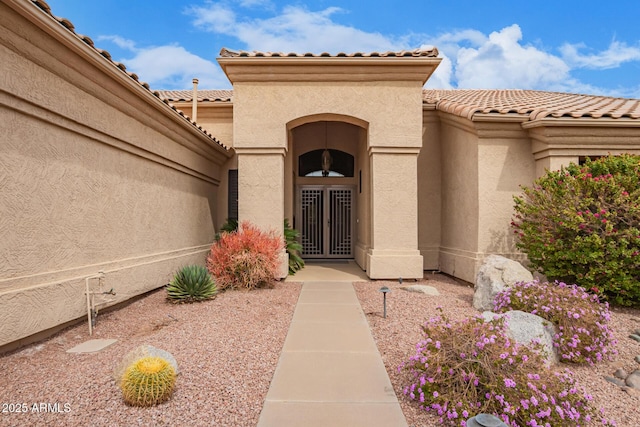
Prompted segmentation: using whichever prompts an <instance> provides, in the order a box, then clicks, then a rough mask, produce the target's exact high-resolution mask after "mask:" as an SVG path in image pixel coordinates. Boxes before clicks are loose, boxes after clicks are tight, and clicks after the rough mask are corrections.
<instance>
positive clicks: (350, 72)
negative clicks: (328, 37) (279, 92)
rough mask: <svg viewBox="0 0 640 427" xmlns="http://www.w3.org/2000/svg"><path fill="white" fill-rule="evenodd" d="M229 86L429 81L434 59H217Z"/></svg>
mask: <svg viewBox="0 0 640 427" xmlns="http://www.w3.org/2000/svg"><path fill="white" fill-rule="evenodd" d="M217 61H218V63H219V64H220V67H221V68H222V70H223V71H224V73H225V74H226V76H227V78H228V79H229V81H230V82H231V83H232V84H235V83H238V82H268V81H298V82H299V81H303V82H312V81H408V80H410V81H416V80H417V81H421V82H422V84H423V85H424V83H425V82H426V81H427V80H428V79H429V77H430V76H431V75H432V74H433V72H434V71H435V69H436V68H437V67H438V65H439V64H440V62H441V61H442V58H437V57H428V56H425V57H295V56H292V57H287V56H284V57H271V56H261V57H219V58H217Z"/></svg>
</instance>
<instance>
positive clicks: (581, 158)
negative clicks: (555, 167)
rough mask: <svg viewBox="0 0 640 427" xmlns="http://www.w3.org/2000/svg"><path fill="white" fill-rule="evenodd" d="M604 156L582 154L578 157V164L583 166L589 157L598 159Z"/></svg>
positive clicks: (592, 159)
mask: <svg viewBox="0 0 640 427" xmlns="http://www.w3.org/2000/svg"><path fill="white" fill-rule="evenodd" d="M600 157H602V156H580V157H578V165H580V166H582V165H584V164H585V163H586V162H587V159H589V160H591V161H592V162H593V161H596V160H598V159H599V158H600Z"/></svg>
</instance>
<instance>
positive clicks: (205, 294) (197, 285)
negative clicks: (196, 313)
mask: <svg viewBox="0 0 640 427" xmlns="http://www.w3.org/2000/svg"><path fill="white" fill-rule="evenodd" d="M217 292H218V287H217V286H216V284H215V282H214V281H213V279H212V278H211V275H210V274H209V272H208V271H207V269H206V268H205V267H203V266H200V265H188V266H186V267H183V268H182V269H180V270H179V271H178V272H177V273H176V274H175V276H173V280H172V281H171V283H169V285H167V299H169V300H171V301H172V302H176V303H180V302H194V301H203V300H207V299H211V298H214V297H215V295H216V293H217Z"/></svg>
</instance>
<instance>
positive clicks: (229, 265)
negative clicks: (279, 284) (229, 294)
mask: <svg viewBox="0 0 640 427" xmlns="http://www.w3.org/2000/svg"><path fill="white" fill-rule="evenodd" d="M283 248H284V242H283V239H282V237H281V236H279V235H278V234H276V233H275V232H274V231H271V232H264V231H262V230H260V229H259V228H258V227H256V226H255V225H252V224H251V223H249V222H247V221H244V222H242V224H241V226H240V228H239V229H238V230H237V231H236V232H233V233H222V234H221V235H220V239H219V240H218V241H217V242H215V243H214V244H213V245H212V246H211V251H210V252H209V256H208V257H207V269H208V270H209V271H210V272H211V274H212V275H213V276H214V277H215V278H216V283H217V285H218V286H219V287H220V289H237V288H247V289H254V288H258V287H261V286H265V285H266V286H268V285H270V284H272V283H273V280H274V278H275V277H276V276H277V275H278V271H279V269H280V251H282V249H283Z"/></svg>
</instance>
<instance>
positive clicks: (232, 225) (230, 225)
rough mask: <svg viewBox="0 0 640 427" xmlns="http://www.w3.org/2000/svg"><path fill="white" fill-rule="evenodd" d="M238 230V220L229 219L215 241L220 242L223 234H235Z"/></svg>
mask: <svg viewBox="0 0 640 427" xmlns="http://www.w3.org/2000/svg"><path fill="white" fill-rule="evenodd" d="M237 230H238V220H237V219H236V218H227V219H226V221H225V222H224V224H222V226H221V227H220V231H219V232H218V233H216V236H215V240H216V241H218V240H220V236H221V235H222V233H233V232H234V231H237Z"/></svg>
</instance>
